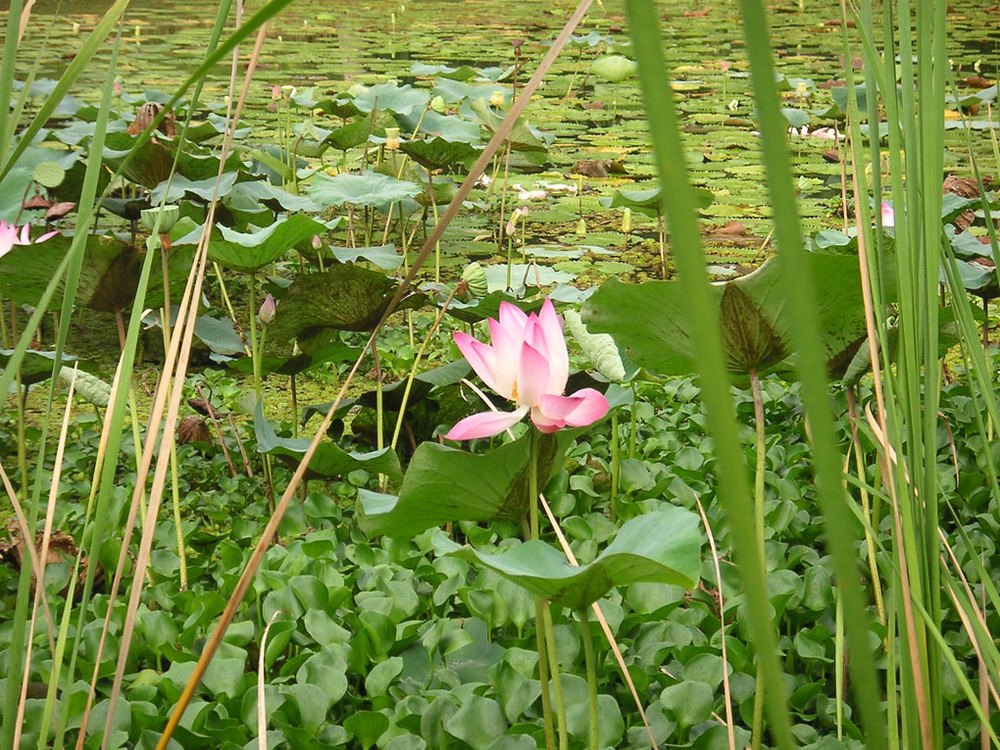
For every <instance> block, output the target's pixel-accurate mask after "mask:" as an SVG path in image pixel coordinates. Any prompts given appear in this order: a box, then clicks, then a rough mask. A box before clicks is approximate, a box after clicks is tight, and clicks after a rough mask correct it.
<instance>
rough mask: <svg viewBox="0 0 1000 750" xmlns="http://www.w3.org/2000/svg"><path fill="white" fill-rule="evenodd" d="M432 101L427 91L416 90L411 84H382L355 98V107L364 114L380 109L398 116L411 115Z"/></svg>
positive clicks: (366, 90)
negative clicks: (376, 108)
mask: <svg viewBox="0 0 1000 750" xmlns="http://www.w3.org/2000/svg"><path fill="white" fill-rule="evenodd" d="M430 99H431V97H430V94H429V93H428V92H427V90H426V89H415V88H413V87H412V86H410V85H409V84H406V85H403V86H397V85H396V84H394V83H380V84H377V85H375V86H371V87H370V88H367V89H365V90H364V91H362V92H361V93H360V94H358V95H357V96H355V97H354V106H355V107H357V108H358V109H359V110H360V111H362V112H371V111H372V109H374V108H375V107H378V108H379V109H380V110H382V111H388V112H392V113H394V114H397V115H409V114H412V113H413V112H415V111H419V110H422V109H424V108H426V107H427V103H428V102H429V101H430Z"/></svg>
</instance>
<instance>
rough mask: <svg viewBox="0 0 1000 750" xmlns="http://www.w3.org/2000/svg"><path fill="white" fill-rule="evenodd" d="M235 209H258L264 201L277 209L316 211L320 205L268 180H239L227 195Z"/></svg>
mask: <svg viewBox="0 0 1000 750" xmlns="http://www.w3.org/2000/svg"><path fill="white" fill-rule="evenodd" d="M226 203H227V204H228V205H229V207H230V208H232V209H233V210H235V211H257V210H258V209H259V208H260V204H261V203H263V204H265V205H267V206H268V207H269V208H271V209H273V210H275V211H316V210H317V209H318V207H317V206H316V204H314V203H313V202H312V201H311V200H309V199H308V198H306V197H305V196H304V195H294V194H292V193H289V192H288V191H287V190H282V189H281V188H279V187H276V186H274V185H272V184H271V183H269V182H268V181H267V180H247V181H246V182H237V183H236V184H235V185H233V189H232V190H230V191H229V195H228V196H227V197H226Z"/></svg>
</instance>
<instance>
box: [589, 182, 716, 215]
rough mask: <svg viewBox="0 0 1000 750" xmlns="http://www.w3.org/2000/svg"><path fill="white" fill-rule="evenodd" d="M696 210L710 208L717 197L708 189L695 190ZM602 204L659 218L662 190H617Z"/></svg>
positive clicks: (604, 199) (602, 201) (603, 199)
mask: <svg viewBox="0 0 1000 750" xmlns="http://www.w3.org/2000/svg"><path fill="white" fill-rule="evenodd" d="M693 192H694V198H695V204H696V205H695V208H699V209H700V208H708V207H709V206H710V205H712V201H713V200H715V196H714V195H713V194H712V191H711V190H709V189H708V188H694V189H693ZM601 204H602V205H605V206H607V207H608V208H618V207H622V208H629V209H631V210H633V211H638V212H639V213H641V214H645V215H646V216H657V215H658V214H659V212H660V188H658V187H655V188H639V189H636V190H629V189H627V188H622V189H619V190H615V194H614V195H613V196H612V197H611V198H610V199H608V198H602V199H601Z"/></svg>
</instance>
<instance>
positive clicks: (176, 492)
mask: <svg viewBox="0 0 1000 750" xmlns="http://www.w3.org/2000/svg"><path fill="white" fill-rule="evenodd" d="M170 483H171V485H172V487H171V489H172V491H173V506H174V528H175V529H176V531H177V560H178V563H179V565H180V578H181V589H180V590H181V591H187V587H188V577H187V559H186V558H187V554H186V552H185V549H184V526H183V524H182V523H181V490H180V477H179V476H178V473H177V442H176V441H175V440H173V439H171V440H170Z"/></svg>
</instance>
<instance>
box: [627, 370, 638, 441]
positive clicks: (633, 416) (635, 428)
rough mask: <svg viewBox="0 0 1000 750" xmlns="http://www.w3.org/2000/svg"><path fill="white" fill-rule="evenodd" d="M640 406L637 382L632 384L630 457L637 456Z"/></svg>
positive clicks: (629, 437)
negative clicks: (636, 445) (638, 411)
mask: <svg viewBox="0 0 1000 750" xmlns="http://www.w3.org/2000/svg"><path fill="white" fill-rule="evenodd" d="M638 406H639V392H638V390H636V387H635V383H633V384H632V413H631V415H630V419H631V424H630V431H629V436H628V457H629V458H635V442H636V433H637V432H638V430H639V425H638V416H637V407H638Z"/></svg>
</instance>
